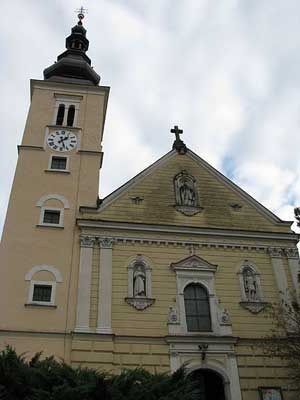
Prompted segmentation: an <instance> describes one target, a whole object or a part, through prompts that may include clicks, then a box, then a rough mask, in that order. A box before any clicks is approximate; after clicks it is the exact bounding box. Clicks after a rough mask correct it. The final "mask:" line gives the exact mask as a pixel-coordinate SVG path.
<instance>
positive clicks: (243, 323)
mask: <svg viewBox="0 0 300 400" xmlns="http://www.w3.org/2000/svg"><path fill="white" fill-rule="evenodd" d="M82 19H83V15H82V14H79V21H78V23H77V24H76V25H75V26H74V27H73V28H72V32H71V35H70V36H68V37H67V39H66V50H65V51H64V52H63V53H62V54H60V55H59V56H58V57H57V62H55V63H54V64H53V65H51V66H50V67H48V68H46V69H45V70H44V79H43V80H34V79H33V80H31V105H30V109H29V112H28V117H27V122H26V126H25V130H24V135H23V140H22V143H21V144H20V146H19V147H18V152H19V154H18V163H17V168H16V173H15V177H14V182H13V186H12V191H11V195H10V200H9V205H8V210H7V216H6V221H5V225H4V230H3V236H2V241H1V248H0V257H1V258H0V273H1V279H0V286H1V287H0V305H1V318H0V346H1V348H3V347H4V345H5V344H10V345H12V346H13V347H15V348H16V350H17V352H18V353H23V352H26V353H27V354H28V355H29V356H31V355H32V354H33V353H35V352H39V351H43V354H44V355H55V356H56V357H58V358H61V359H63V360H65V361H66V362H67V363H69V364H72V365H73V366H78V365H82V366H88V367H92V368H100V369H103V370H107V371H111V372H112V373H119V372H120V371H121V369H123V368H136V367H143V368H145V369H147V370H149V371H151V372H155V371H157V372H167V373H171V372H174V371H175V370H176V369H178V368H179V367H180V366H182V365H183V364H186V368H187V371H188V373H190V374H193V375H194V377H195V379H197V381H198V382H199V387H200V388H201V390H202V392H203V395H202V397H201V398H199V400H210V399H213V400H259V399H260V400H266V399H275V400H293V399H297V398H298V397H297V394H296V392H295V391H294V390H293V387H292V386H291V385H290V382H289V380H288V370H287V369H286V368H285V367H284V364H283V363H282V361H281V360H279V359H272V358H270V357H267V356H266V355H265V354H264V353H263V350H262V348H261V346H260V343H261V338H263V337H265V336H267V335H268V334H270V331H271V329H272V320H271V319H270V318H267V317H266V313H265V310H266V308H267V307H268V305H269V304H271V303H274V302H279V301H281V300H282V299H286V298H287V296H288V293H289V291H293V290H294V291H297V290H298V282H297V275H298V270H299V259H298V251H297V247H296V245H297V242H298V235H296V234H295V233H294V232H293V231H292V230H291V224H292V222H291V221H282V220H281V219H279V218H278V217H277V216H276V215H274V214H273V213H272V212H271V211H269V210H268V209H266V208H265V207H264V206H263V205H261V204H260V203H259V202H258V201H256V200H255V199H253V198H252V197H251V196H250V195H249V194H247V193H246V192H245V191H243V190H242V189H241V188H239V187H238V186H237V185H235V184H234V183H233V182H231V181H230V180H229V179H228V178H226V177H225V176H224V175H222V174H221V173H220V172H218V171H217V170H216V169H214V168H213V167H212V166H211V165H209V164H208V163H207V162H206V161H204V160H203V159H202V158H201V157H199V156H198V155H197V154H195V153H194V152H193V150H192V149H190V148H189V147H188V145H186V144H185V143H184V141H183V136H182V135H181V133H182V131H181V130H180V129H179V128H178V127H177V126H175V127H174V128H172V130H171V132H172V133H173V134H174V142H173V143H170V149H169V151H168V152H167V153H166V154H165V155H163V156H162V157H161V158H160V159H159V160H157V161H156V162H154V163H153V164H152V165H150V166H149V167H148V168H146V169H145V170H143V171H142V172H140V173H139V174H138V175H136V176H135V177H133V178H132V179H130V180H129V181H128V182H127V183H125V184H124V185H123V186H121V187H120V188H119V189H117V190H115V191H114V192H113V193H111V194H110V195H108V196H107V197H105V198H101V184H100V197H98V193H99V176H100V177H101V165H102V158H103V152H102V145H101V144H102V137H103V131H104V125H105V117H106V110H107V105H108V97H109V87H106V86H101V85H100V84H99V82H100V76H99V75H98V74H97V73H96V72H95V70H94V69H93V68H92V67H91V60H90V59H89V57H88V56H87V54H86V52H87V50H88V47H89V41H88V39H87V37H86V29H85V28H84V26H83V23H82ZM166 134H167V135H169V133H168V132H166ZM186 141H187V142H188V135H186ZM106 162H107V163H109V160H108V157H107V160H106ZM100 182H101V180H100ZM268 396H269V397H268Z"/></svg>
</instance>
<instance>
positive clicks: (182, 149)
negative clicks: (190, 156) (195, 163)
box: [170, 125, 187, 154]
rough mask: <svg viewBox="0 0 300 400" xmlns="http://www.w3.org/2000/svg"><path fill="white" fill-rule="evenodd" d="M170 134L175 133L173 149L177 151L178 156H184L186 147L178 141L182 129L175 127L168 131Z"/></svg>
mask: <svg viewBox="0 0 300 400" xmlns="http://www.w3.org/2000/svg"><path fill="white" fill-rule="evenodd" d="M170 132H171V133H175V141H174V143H173V149H175V150H177V152H178V153H179V154H185V153H186V152H187V147H186V145H185V144H184V142H183V141H182V140H181V139H180V136H179V135H182V134H183V129H179V128H178V126H177V125H175V126H174V128H172V129H171V130H170Z"/></svg>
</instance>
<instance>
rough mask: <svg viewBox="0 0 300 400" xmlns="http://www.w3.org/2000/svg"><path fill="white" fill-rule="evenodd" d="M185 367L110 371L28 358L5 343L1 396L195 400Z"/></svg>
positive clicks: (9, 399)
mask: <svg viewBox="0 0 300 400" xmlns="http://www.w3.org/2000/svg"><path fill="white" fill-rule="evenodd" d="M197 397H198V391H197V388H196V384H195V383H193V382H192V381H191V380H189V378H188V377H187V376H186V373H185V368H184V367H183V368H181V369H179V370H178V371H176V372H175V373H174V374H173V375H167V374H161V373H154V374H151V373H150V372H148V371H146V370H144V369H141V368H138V369H134V370H123V371H122V372H121V373H120V374H119V375H112V374H109V373H106V372H100V371H97V370H94V369H90V368H82V367H76V368H74V367H71V366H70V365H67V364H66V363H64V362H63V361H58V360H56V359H55V358H54V357H47V358H44V359H42V358H41V353H38V354H36V355H35V356H34V357H33V358H32V359H31V360H26V358H25V355H24V354H23V355H18V354H17V353H16V351H15V350H14V349H13V348H11V347H9V346H7V347H6V348H5V349H4V350H3V351H1V352H0V400H194V399H197Z"/></svg>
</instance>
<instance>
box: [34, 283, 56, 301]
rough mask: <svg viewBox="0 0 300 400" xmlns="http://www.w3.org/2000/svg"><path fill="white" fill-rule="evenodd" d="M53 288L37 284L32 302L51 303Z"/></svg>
mask: <svg viewBox="0 0 300 400" xmlns="http://www.w3.org/2000/svg"><path fill="white" fill-rule="evenodd" d="M51 293H52V286H51V285H38V284H35V285H34V288H33V295H32V301H45V302H48V303H49V302H50V301H51Z"/></svg>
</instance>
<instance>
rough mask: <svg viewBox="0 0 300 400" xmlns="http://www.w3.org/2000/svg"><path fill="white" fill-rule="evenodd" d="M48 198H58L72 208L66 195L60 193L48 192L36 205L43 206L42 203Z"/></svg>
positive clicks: (65, 206)
mask: <svg viewBox="0 0 300 400" xmlns="http://www.w3.org/2000/svg"><path fill="white" fill-rule="evenodd" d="M47 200H58V201H61V202H62V203H63V205H64V208H70V205H69V202H68V200H67V199H66V198H65V197H64V196H61V195H60V194H52V193H51V194H46V195H45V196H42V197H41V198H40V199H39V200H38V201H37V202H36V206H37V207H42V205H43V204H44V203H45V201H47Z"/></svg>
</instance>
